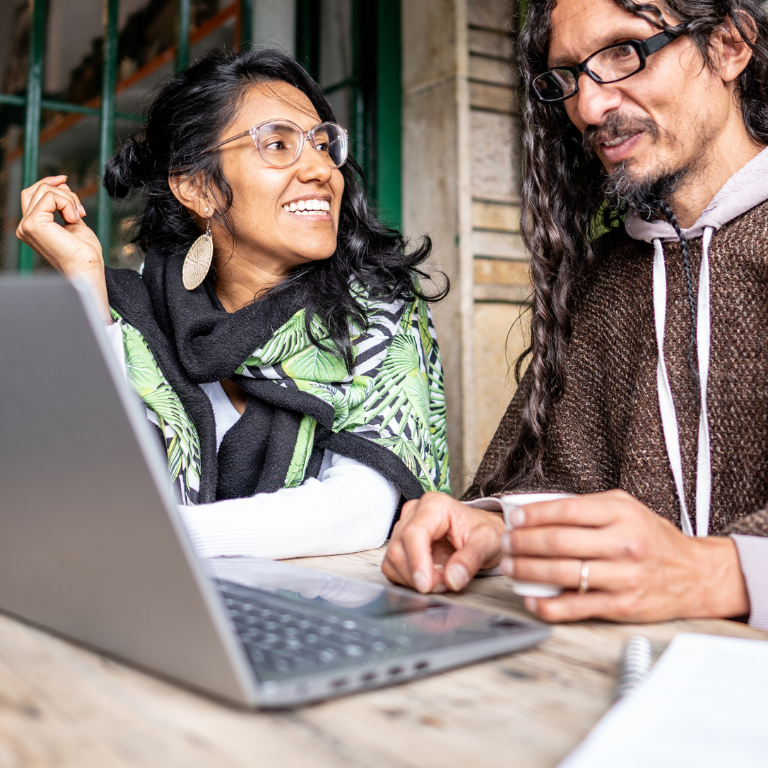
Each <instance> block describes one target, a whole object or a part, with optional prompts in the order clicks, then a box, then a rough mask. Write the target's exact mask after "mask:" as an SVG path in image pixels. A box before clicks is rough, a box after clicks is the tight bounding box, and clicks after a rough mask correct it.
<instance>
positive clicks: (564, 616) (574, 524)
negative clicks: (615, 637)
mask: <svg viewBox="0 0 768 768" xmlns="http://www.w3.org/2000/svg"><path fill="white" fill-rule="evenodd" d="M510 522H511V523H512V525H513V526H514V530H513V531H511V532H507V533H504V535H503V536H502V542H501V546H502V549H503V550H504V552H505V553H506V555H505V557H504V559H503V560H502V563H501V568H502V571H503V572H504V573H505V574H506V575H507V576H510V577H513V578H515V579H519V580H521V581H539V582H547V583H550V584H559V585H561V586H563V587H566V588H567V589H566V591H565V592H563V594H562V595H560V596H559V597H553V598H526V600H525V604H526V607H527V608H528V610H530V611H531V612H532V613H536V614H537V615H538V616H540V617H541V618H542V619H545V620H546V621H575V620H578V619H586V618H603V619H610V620H615V621H633V622H637V621H664V620H666V619H674V618H683V617H687V618H693V617H699V618H701V617H729V616H741V615H744V614H746V613H748V612H749V598H748V595H747V590H746V585H745V583H744V577H743V575H742V573H741V568H740V565H739V558H738V553H737V551H736V545H735V544H734V542H733V541H732V540H731V539H729V538H724V537H714V536H713V537H707V538H691V537H688V536H685V535H683V533H681V532H680V531H679V530H678V529H677V528H676V527H675V526H674V525H672V524H671V523H670V522H669V521H667V520H665V519H664V518H662V517H659V515H657V514H654V513H653V512H652V511H651V510H650V509H648V508H647V507H646V506H645V505H643V504H641V503H640V502H639V501H637V499H635V498H633V497H632V496H630V495H629V494H627V493H625V492H624V491H609V492H607V493H599V494H593V495H585V496H577V497H570V498H566V499H558V500H555V501H546V502H540V503H538V504H529V505H526V506H525V507H521V508H520V510H517V511H513V512H512V514H511V516H510ZM584 561H587V563H588V564H589V579H588V581H589V591H588V592H587V593H586V594H582V595H580V594H578V592H577V591H576V590H577V589H578V587H579V582H580V579H581V569H582V563H583V562H584Z"/></svg>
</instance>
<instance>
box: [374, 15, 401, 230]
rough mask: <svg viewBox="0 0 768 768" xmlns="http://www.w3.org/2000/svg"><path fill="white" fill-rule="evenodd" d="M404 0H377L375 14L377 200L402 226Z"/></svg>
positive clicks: (389, 218)
mask: <svg viewBox="0 0 768 768" xmlns="http://www.w3.org/2000/svg"><path fill="white" fill-rule="evenodd" d="M400 2H401V0H378V2H377V9H376V11H377V13H376V17H377V18H376V34H377V41H376V94H377V100H376V101H377V103H376V150H375V157H376V201H377V203H378V206H379V211H380V214H381V217H382V218H383V219H384V220H385V221H386V222H387V224H390V225H391V226H393V227H396V228H397V229H400V227H401V225H402V213H401V210H402V191H401V165H402V158H403V150H402V121H403V116H402V103H403V89H402V64H401V61H402V45H401V36H400Z"/></svg>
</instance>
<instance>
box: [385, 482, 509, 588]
mask: <svg viewBox="0 0 768 768" xmlns="http://www.w3.org/2000/svg"><path fill="white" fill-rule="evenodd" d="M503 531H504V521H503V520H502V518H501V515H499V514H496V513H493V512H485V511H483V510H481V509H473V508H472V507H468V506H466V505H465V504H462V503H461V502H460V501H457V500H456V499H453V498H451V497H450V496H448V495H447V494H445V493H426V494H424V496H422V497H421V498H420V499H418V500H414V501H409V502H407V503H406V504H405V505H403V510H402V513H401V515H400V520H399V521H398V522H397V524H396V525H395V528H394V530H393V531H392V540H391V541H390V544H389V549H388V550H387V554H386V556H385V557H384V562H383V563H382V565H381V570H382V571H383V572H384V575H385V576H386V577H387V578H388V579H389V580H390V581H394V582H396V583H398V584H404V585H405V586H407V587H413V588H415V589H417V590H418V591H419V592H445V591H446V589H451V590H455V591H457V590H460V589H463V588H464V587H465V586H466V585H467V584H468V583H469V580H470V579H471V578H472V577H473V576H474V575H475V574H476V573H477V571H479V570H480V569H481V568H493V567H494V566H496V565H498V562H499V560H500V559H501V550H500V548H499V537H500V535H501V533H502V532H503Z"/></svg>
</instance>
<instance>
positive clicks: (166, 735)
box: [0, 550, 768, 768]
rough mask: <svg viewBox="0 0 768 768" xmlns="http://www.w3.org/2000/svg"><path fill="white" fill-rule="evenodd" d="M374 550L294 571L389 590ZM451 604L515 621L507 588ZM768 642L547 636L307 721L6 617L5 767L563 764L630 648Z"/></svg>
mask: <svg viewBox="0 0 768 768" xmlns="http://www.w3.org/2000/svg"><path fill="white" fill-rule="evenodd" d="M382 553H383V550H377V551H374V552H364V553H360V554H356V555H344V556H338V557H327V558H311V559H304V560H300V561H296V562H297V564H299V565H302V566H308V567H313V568H316V569H319V570H327V571H331V572H333V573H337V574H340V575H345V576H351V577H355V578H361V579H365V580H367V581H372V582H377V583H384V581H385V580H384V577H383V576H382V574H381V571H380V570H379V563H380V561H381V557H382ZM448 599H451V600H455V601H457V602H461V603H463V604H466V605H471V606H475V607H478V608H484V609H487V610H491V611H498V612H506V613H510V614H513V615H514V614H517V615H521V614H524V610H523V608H522V604H521V602H520V599H519V598H517V597H516V596H515V595H513V593H512V591H511V589H510V586H509V584H508V583H507V582H506V580H505V579H503V578H500V577H495V578H486V579H476V580H475V581H474V583H473V584H472V585H470V587H469V588H468V589H467V590H466V591H465V592H464V593H463V594H461V595H458V596H453V597H450V598H448ZM679 631H687V632H704V633H708V634H725V635H733V636H740V637H758V638H762V639H766V638H768V634H766V633H763V632H759V631H757V630H753V629H750V628H749V627H747V626H745V625H743V624H739V623H735V622H729V621H715V620H698V621H677V622H668V623H664V624H655V625H645V626H642V627H637V626H630V625H614V624H608V623H604V622H582V623H579V624H572V625H562V626H557V627H555V628H554V631H553V633H552V636H551V637H550V638H549V639H548V640H546V641H545V642H544V643H542V644H541V645H540V646H538V647H537V648H534V649H531V650H529V651H525V652H522V653H518V654H512V655H507V656H504V657H501V658H498V659H494V660H491V661H488V662H484V663H481V664H475V665H472V666H469V667H464V668H462V669H457V670H454V671H452V672H448V673H443V674H440V675H436V676H434V677H429V678H424V679H421V680H418V681H416V682H412V683H405V684H402V685H399V686H396V687H392V688H386V689H382V690H378V691H371V692H367V693H364V694H358V695H353V696H348V697H346V698H342V699H337V700H334V701H329V702H325V703H322V704H316V705H313V706H309V707H305V708H303V709H298V710H292V711H282V712H269V713H268V712H247V711H241V710H237V709H234V708H232V707H230V706H227V705H223V704H220V703H218V702H216V701H213V700H211V699H207V698H205V697H203V696H200V695H197V694H195V693H192V692H189V691H187V690H184V689H182V688H179V687H177V686H175V685H172V684H169V683H166V682H164V681H162V680H158V679H156V678H153V677H150V676H148V675H145V674H143V673H142V672H140V671H137V670H134V669H131V668H129V667H126V666H123V665H122V664H119V663H117V662H114V661H112V660H110V659H108V658H106V657H103V656H100V655H98V654H96V653H93V652H91V651H89V650H86V649H83V648H79V647H77V646H75V645H72V644H70V643H69V642H67V641H65V640H62V639H60V638H57V637H53V636H51V635H49V634H46V633H45V632H42V631H40V630H39V629H36V628H34V627H30V626H27V625H25V624H22V623H20V622H18V621H15V620H14V619H12V618H9V617H7V616H2V615H0V767H2V768H22V767H23V768H70V767H71V768H91V767H93V768H111V767H112V766H115V767H118V766H119V767H120V768H135V767H138V766H142V767H144V766H162V767H163V768H176V767H177V766H178V767H179V768H197V767H198V766H200V767H201V768H202V767H205V768H210V767H211V766H227V767H229V766H232V767H233V768H234V767H238V768H239V767H240V766H242V767H243V768H245V767H246V766H248V768H254V767H260V766H270V768H272V767H275V766H280V767H281V768H282V767H283V766H285V767H286V768H291V767H292V766H297V767H298V766H302V768H312V767H313V766H323V767H324V766H328V768H331V766H333V768H342V767H343V766H354V767H355V768H358V767H360V768H363V767H365V768H374V767H379V766H380V767H381V768H385V767H386V768H431V767H432V766H434V768H451V767H452V766H456V767H459V766H461V767H465V766H466V767H470V766H472V767H474V766H498V765H509V766H525V767H526V768H539V767H541V768H545V767H549V766H555V765H557V764H558V763H559V762H560V761H561V760H562V759H563V758H564V757H565V755H566V754H567V753H568V752H569V751H570V750H571V749H573V747H575V746H576V744H577V743H578V742H579V741H580V740H581V739H582V738H583V737H584V736H585V734H586V733H587V731H588V730H589V729H590V728H591V727H592V726H593V725H594V724H595V723H596V722H597V720H598V719H599V718H600V717H601V716H602V715H603V714H604V713H605V711H606V710H607V709H608V707H609V706H610V703H611V696H612V691H613V685H614V681H615V676H616V664H617V659H618V654H619V650H620V647H621V643H622V642H623V640H624V639H625V638H626V637H628V636H629V635H632V634H643V635H645V636H647V637H649V638H650V639H651V640H652V641H654V643H656V644H657V647H658V648H659V649H661V648H662V647H663V646H664V645H665V644H666V643H667V642H669V640H670V639H671V638H672V636H673V635H674V634H675V633H677V632H679Z"/></svg>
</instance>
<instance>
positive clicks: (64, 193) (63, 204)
mask: <svg viewBox="0 0 768 768" xmlns="http://www.w3.org/2000/svg"><path fill="white" fill-rule="evenodd" d="M43 201H45V202H43ZM80 207H81V206H80V201H79V200H78V198H77V196H76V195H75V194H73V193H72V192H69V191H68V190H64V189H61V188H60V187H52V186H50V185H49V184H41V185H40V186H39V187H38V188H37V189H36V190H35V193H34V194H33V195H32V198H31V199H30V201H29V205H28V206H27V212H26V213H25V218H31V217H33V216H34V215H35V214H40V213H45V214H53V213H55V212H56V211H59V213H60V214H61V217H62V218H63V219H64V221H65V222H66V223H67V224H76V223H77V222H78V221H80Z"/></svg>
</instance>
